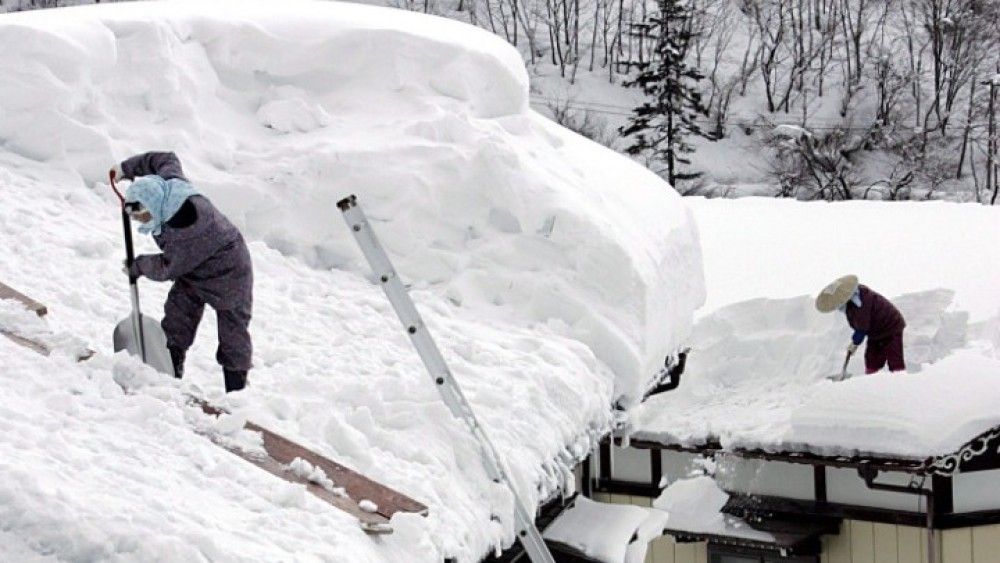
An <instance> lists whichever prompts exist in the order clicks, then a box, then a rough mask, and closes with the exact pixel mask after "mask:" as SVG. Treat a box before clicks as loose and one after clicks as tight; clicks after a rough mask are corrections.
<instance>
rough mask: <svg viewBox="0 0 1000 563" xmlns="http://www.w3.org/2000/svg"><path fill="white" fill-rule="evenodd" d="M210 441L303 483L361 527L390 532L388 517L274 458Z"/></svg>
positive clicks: (380, 532)
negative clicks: (301, 475) (335, 491)
mask: <svg viewBox="0 0 1000 563" xmlns="http://www.w3.org/2000/svg"><path fill="white" fill-rule="evenodd" d="M209 439H212V442H213V443H215V444H216V445H218V446H221V447H222V448H223V449H225V450H226V451H228V452H230V453H233V454H236V456H238V457H240V458H242V459H243V460H245V461H248V462H250V463H252V464H253V465H256V466H257V467H259V468H261V469H263V470H264V471H267V472H268V473H270V474H271V475H275V476H277V477H281V478H282V479H284V480H286V481H289V482H292V483H299V484H301V485H305V487H306V490H307V491H309V492H310V493H312V494H313V495H315V496H316V497H318V498H320V499H322V500H324V501H326V502H327V503H329V504H331V505H333V506H334V507H336V508H338V509H340V510H342V511H344V512H346V513H348V514H350V515H351V516H354V517H355V518H357V519H358V522H360V523H361V527H362V529H364V530H365V531H366V532H369V533H379V534H386V533H391V532H392V528H391V527H390V526H389V519H388V518H386V517H385V516H383V515H382V514H378V513H371V512H365V511H363V510H361V508H360V507H359V506H358V503H357V502H356V501H354V500H353V499H351V498H349V497H346V496H340V495H337V494H335V493H333V492H331V491H328V490H326V489H324V488H323V487H321V486H319V485H317V484H316V483H313V482H311V481H309V480H308V479H305V478H304V477H300V476H298V475H296V474H294V473H292V472H291V471H289V470H288V468H287V466H285V465H283V464H281V463H279V462H277V461H276V460H275V459H274V458H272V457H270V456H263V455H254V454H251V453H248V452H245V451H243V450H241V449H240V448H237V447H234V446H230V445H228V444H226V443H223V442H221V441H218V440H216V439H213V437H212V436H209Z"/></svg>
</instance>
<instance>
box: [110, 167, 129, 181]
mask: <svg viewBox="0 0 1000 563" xmlns="http://www.w3.org/2000/svg"><path fill="white" fill-rule="evenodd" d="M108 174H109V175H110V176H111V178H112V179H114V180H115V181H116V182H120V181H122V180H124V179H125V173H124V172H122V164H121V163H120V162H116V163H115V165H114V166H112V167H111V170H109V171H108Z"/></svg>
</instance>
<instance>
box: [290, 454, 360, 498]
mask: <svg viewBox="0 0 1000 563" xmlns="http://www.w3.org/2000/svg"><path fill="white" fill-rule="evenodd" d="M288 469H289V471H291V472H292V473H294V474H295V475H298V476H299V477H302V478H303V479H307V480H309V481H310V482H313V483H316V484H317V485H319V486H320V487H323V488H324V489H326V490H327V491H329V492H331V493H333V494H335V495H338V496H342V497H346V496H347V492H346V491H345V490H344V488H343V487H338V486H337V485H336V483H334V482H333V479H331V478H329V477H327V475H326V472H325V471H323V468H321V467H316V466H315V465H313V464H311V463H309V462H308V461H306V460H304V459H302V458H300V457H297V458H295V459H293V460H292V462H291V463H289V464H288Z"/></svg>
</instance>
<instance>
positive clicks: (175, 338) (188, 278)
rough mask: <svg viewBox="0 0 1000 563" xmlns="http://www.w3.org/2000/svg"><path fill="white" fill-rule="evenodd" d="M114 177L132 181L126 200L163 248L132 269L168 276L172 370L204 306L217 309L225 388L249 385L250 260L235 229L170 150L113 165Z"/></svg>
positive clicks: (179, 369) (180, 367)
mask: <svg viewBox="0 0 1000 563" xmlns="http://www.w3.org/2000/svg"><path fill="white" fill-rule="evenodd" d="M111 176H112V177H113V178H115V179H124V180H132V181H133V182H132V185H131V186H129V188H128V189H127V190H126V191H125V207H126V209H127V210H128V211H129V214H130V215H131V217H132V219H133V220H135V221H138V222H139V223H140V225H139V232H141V233H144V234H150V235H152V236H153V240H154V241H156V245H157V246H158V247H159V248H160V250H161V251H162V252H161V253H160V254H145V255H141V256H137V257H136V258H135V261H134V262H133V263H132V274H134V275H135V276H146V277H147V278H149V279H151V280H154V281H172V282H173V286H172V287H171V288H170V292H169V294H168V295H167V301H166V303H165V304H164V305H163V320H162V321H161V322H160V324H161V325H162V326H163V332H164V333H165V334H166V337H167V347H168V349H169V350H170V359H171V360H172V362H173V367H174V375H175V376H176V377H178V378H180V377H183V375H184V359H185V357H186V355H187V350H188V348H190V347H191V344H192V343H193V342H194V337H195V333H196V331H197V330H198V324H199V323H200V322H201V317H202V314H203V313H204V311H205V305H206V304H208V305H210V306H211V307H212V308H213V309H215V313H216V317H217V318H218V328H219V346H218V350H217V352H216V356H215V357H216V360H217V361H218V362H219V364H220V365H221V366H222V369H223V374H224V376H225V385H226V392H227V393H228V392H230V391H238V390H240V389H243V388H244V387H245V386H246V382H247V372H248V371H249V370H250V367H251V361H250V360H251V355H252V353H253V345H252V343H251V341H250V331H249V326H250V317H251V314H252V309H253V265H252V263H251V261H250V252H249V251H248V250H247V245H246V242H245V241H244V240H243V235H242V234H240V231H239V230H238V229H237V228H236V227H235V226H234V225H233V224H232V223H231V222H230V221H229V219H227V218H226V217H225V216H224V215H223V214H222V213H220V212H219V210H218V209H216V208H215V206H214V205H212V202H210V201H209V200H208V199H207V198H205V196H202V195H200V194H199V193H198V192H197V190H195V188H194V187H193V186H192V185H191V184H190V183H189V182H188V180H187V178H185V177H184V171H183V170H182V169H181V163H180V160H178V158H177V156H176V155H174V153H171V152H148V153H145V154H140V155H137V156H133V157H132V158H129V159H128V160H125V161H123V162H121V163H120V164H116V165H115V166H114V167H112V169H111Z"/></svg>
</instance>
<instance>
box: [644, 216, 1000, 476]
mask: <svg viewBox="0 0 1000 563" xmlns="http://www.w3.org/2000/svg"><path fill="white" fill-rule="evenodd" d="M692 201H693V203H694V209H695V213H696V216H697V218H698V220H699V222H700V227H701V229H702V233H703V238H704V241H705V247H704V249H705V263H706V279H707V281H708V287H709V289H710V293H709V303H710V304H712V307H716V308H713V309H711V310H708V311H706V312H705V313H704V314H703V316H702V318H700V319H699V320H698V322H697V324H696V326H695V330H694V334H693V337H692V347H693V349H692V352H691V355H690V357H689V361H688V364H687V372H686V374H685V375H684V376H683V379H682V383H681V386H680V387H679V388H678V389H677V390H675V391H672V392H669V393H666V394H664V395H660V396H657V397H655V398H653V399H651V400H650V401H648V402H647V404H646V405H644V407H643V411H642V412H641V414H639V415H638V416H637V417H636V419H635V424H636V427H637V432H636V434H637V436H639V437H642V438H647V439H654V440H659V441H663V442H669V443H675V442H676V443H682V444H689V445H691V444H701V443H705V442H706V441H710V440H718V441H719V442H721V443H722V445H723V446H724V447H732V448H735V447H742V448H756V447H761V448H765V449H768V450H782V449H804V450H809V451H814V452H817V453H827V454H853V453H870V454H882V455H889V456H900V457H917V458H922V457H925V456H929V455H937V454H946V453H950V452H953V451H955V450H957V449H958V448H959V447H961V446H962V445H963V444H964V443H965V442H966V441H968V440H970V439H971V438H973V437H974V436H976V435H977V434H979V433H981V432H983V431H985V430H987V429H989V428H991V427H993V426H996V425H998V424H1000V415H998V414H997V413H996V409H995V406H994V405H995V404H996V400H997V398H998V397H1000V363H998V362H997V361H996V357H997V356H996V353H997V350H1000V347H998V346H997V344H1000V339H995V338H994V336H995V335H996V334H998V333H997V332H996V327H997V326H1000V324H998V321H997V318H998V317H996V316H994V317H993V318H992V320H987V321H983V322H978V323H971V324H970V318H971V319H984V318H989V316H990V315H996V312H997V309H998V307H1000V293H998V292H996V291H992V290H990V289H989V288H985V289H984V287H983V284H982V280H984V279H994V278H998V277H1000V271H997V267H996V266H995V264H1000V254H997V249H996V245H995V244H992V242H990V241H993V240H995V238H996V236H995V235H996V225H997V224H998V221H1000V210H997V209H989V208H983V207H981V206H975V205H959V204H948V203H931V204H928V205H927V206H926V207H924V206H920V205H915V204H914V205H911V204H904V205H902V206H897V205H895V204H879V203H863V204H850V203H849V204H837V205H826V204H803V203H796V202H786V201H776V200H766V202H765V200H756V199H750V200H739V201H728V200H711V201H708V200H698V199H695V200H692ZM924 220H926V221H927V222H930V223H931V225H928V224H927V223H926V222H924ZM841 225H852V229H851V230H848V231H844V230H843V229H842V228H839V226H841ZM855 228H857V229H859V230H858V231H855V230H854V229H855ZM927 229H934V241H933V242H930V243H929V242H927V237H926V236H925V235H924V231H925V230H927ZM832 232H836V235H835V237H834V239H833V240H834V241H835V242H831V235H830V233H832ZM954 233H961V234H960V238H961V242H959V241H958V240H957V239H954V240H953V239H952V238H951V237H952V236H953V234H954ZM956 236H957V235H956ZM883 247H885V248H883ZM994 255H996V260H993V259H991V258H990V257H991V256H994ZM984 260H985V261H984ZM785 264H793V265H794V267H792V268H789V267H787V266H785ZM734 271H740V272H741V274H742V275H740V276H733V275H732V273H733V272H734ZM973 272H975V275H973ZM844 273H856V274H858V275H859V276H860V277H861V281H862V283H865V284H867V285H869V286H870V287H872V288H873V289H875V290H876V291H879V292H881V293H883V294H884V295H886V296H887V297H889V298H890V299H891V300H892V301H893V302H894V303H895V304H896V306H897V307H898V308H899V309H900V311H901V312H902V313H903V316H904V317H905V318H906V321H907V327H906V330H905V332H904V349H905V354H906V360H907V365H908V371H909V372H910V373H908V374H905V375H890V374H888V373H882V374H877V375H875V376H871V377H868V376H864V375H859V374H863V373H864V360H863V357H862V356H863V354H860V353H859V354H857V355H856V356H855V357H854V358H853V359H852V360H851V363H850V366H849V368H848V373H850V374H854V377H853V378H851V379H849V380H847V381H844V382H840V383H832V382H830V381H828V380H827V379H826V376H830V375H834V374H839V373H840V370H841V367H842V365H843V361H844V355H845V351H846V350H845V349H846V346H847V343H848V342H849V339H850V335H851V329H850V328H849V326H848V325H847V322H846V319H845V318H844V316H843V314H841V313H831V314H828V315H823V314H820V313H818V312H817V311H816V310H815V308H814V305H813V301H814V296H815V292H816V291H818V290H819V289H820V288H822V287H823V286H824V285H825V284H826V283H828V282H829V281H830V280H831V279H834V278H835V277H837V276H839V275H843V274H844ZM956 276H964V277H956ZM807 284H812V287H811V288H810V287H808V285H807ZM941 286H945V287H950V288H954V289H934V288H935V287H941ZM896 290H905V291H912V293H906V294H903V295H898V294H896V293H893V291H896ZM799 291H809V294H808V295H797V296H794V297H790V296H788V295H789V294H791V295H795V294H796V292H799ZM751 293H753V294H758V295H766V296H769V297H771V298H757V299H747V297H748V296H749V295H750V294H751ZM778 297H783V298H778ZM743 299H746V300H743ZM730 303H731V304H730ZM720 304H727V305H725V306H722V307H718V306H719V305H720Z"/></svg>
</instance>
